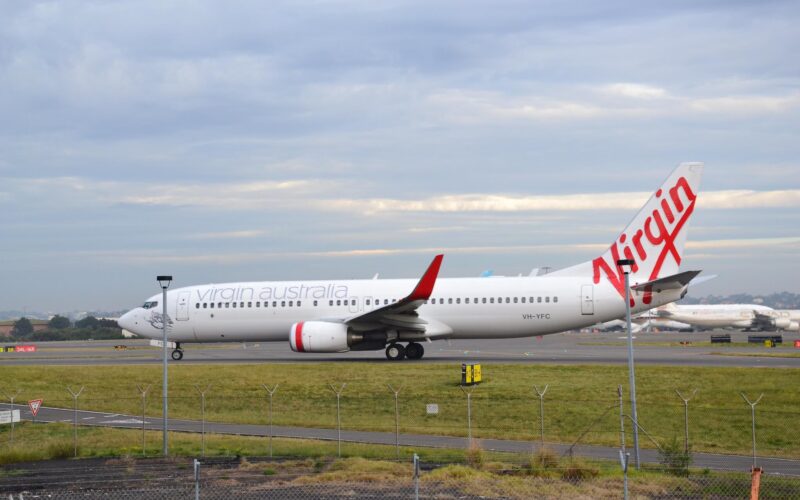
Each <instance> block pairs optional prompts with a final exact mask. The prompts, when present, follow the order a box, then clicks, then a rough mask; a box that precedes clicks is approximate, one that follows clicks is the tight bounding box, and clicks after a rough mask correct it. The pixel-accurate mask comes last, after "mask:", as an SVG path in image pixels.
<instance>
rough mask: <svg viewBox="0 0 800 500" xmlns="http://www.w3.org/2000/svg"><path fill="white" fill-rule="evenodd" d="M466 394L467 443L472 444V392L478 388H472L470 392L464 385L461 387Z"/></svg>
mask: <svg viewBox="0 0 800 500" xmlns="http://www.w3.org/2000/svg"><path fill="white" fill-rule="evenodd" d="M459 387H461V390H462V391H463V392H464V394H466V395H467V442H468V444H470V445H471V444H472V391H474V390H475V387H476V386H472V387H470V389H469V390H467V389H465V388H464V386H463V385H461V386H459Z"/></svg>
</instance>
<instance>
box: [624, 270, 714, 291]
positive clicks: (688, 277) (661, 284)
mask: <svg viewBox="0 0 800 500" xmlns="http://www.w3.org/2000/svg"><path fill="white" fill-rule="evenodd" d="M701 272H702V271H684V272H682V273H678V274H673V275H671V276H665V277H663V278H659V279H657V280H653V281H648V282H646V283H640V284H638V285H635V286H632V287H631V290H635V291H637V292H648V291H654V292H660V291H662V290H677V289H680V288H683V287H685V286H686V285H688V284H689V282H690V281H692V279H693V278H694V277H695V276H697V275H698V274H700V273H701Z"/></svg>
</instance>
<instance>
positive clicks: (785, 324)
mask: <svg viewBox="0 0 800 500" xmlns="http://www.w3.org/2000/svg"><path fill="white" fill-rule="evenodd" d="M773 322H774V323H775V328H777V329H779V330H788V329H789V328H790V327H791V326H792V320H790V319H789V318H775V320H774V321H773Z"/></svg>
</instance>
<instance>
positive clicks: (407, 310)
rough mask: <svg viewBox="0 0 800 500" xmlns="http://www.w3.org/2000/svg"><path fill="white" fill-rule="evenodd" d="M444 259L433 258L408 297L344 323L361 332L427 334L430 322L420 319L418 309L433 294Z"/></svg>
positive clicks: (441, 256)
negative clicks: (382, 330) (393, 331)
mask: <svg viewBox="0 0 800 500" xmlns="http://www.w3.org/2000/svg"><path fill="white" fill-rule="evenodd" d="M443 257H444V256H443V255H437V256H436V257H434V258H433V261H432V262H431V263H430V265H429V266H428V269H427V270H426V271H425V274H423V275H422V278H420V280H419V282H418V283H417V286H416V287H414V290H412V291H411V293H410V294H408V295H407V296H406V297H404V298H402V299H400V300H398V301H397V302H392V303H391V304H387V305H385V306H382V307H378V308H377V309H373V310H371V311H368V312H366V313H363V314H359V315H358V316H353V317H351V318H348V319H346V320H345V321H344V322H345V323H346V324H348V325H350V326H351V327H352V328H353V329H354V330H359V331H367V330H371V329H378V328H384V329H401V330H406V331H414V332H419V333H425V331H426V328H427V325H428V322H427V321H425V320H424V319H422V318H420V317H419V314H417V308H419V307H420V306H421V305H423V304H424V303H425V302H426V301H427V300H428V299H429V298H430V296H431V294H432V293H433V286H434V284H435V283H436V278H437V276H438V275H439V268H440V267H441V265H442V258H443Z"/></svg>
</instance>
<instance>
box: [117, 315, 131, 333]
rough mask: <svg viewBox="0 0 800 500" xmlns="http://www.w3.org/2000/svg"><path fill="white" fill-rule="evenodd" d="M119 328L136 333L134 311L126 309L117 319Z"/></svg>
mask: <svg viewBox="0 0 800 500" xmlns="http://www.w3.org/2000/svg"><path fill="white" fill-rule="evenodd" d="M117 324H118V325H119V327H120V328H122V329H124V330H128V331H129V332H131V333H136V314H135V312H134V311H128V312H126V313H125V314H123V315H122V316H120V318H119V319H118V320H117Z"/></svg>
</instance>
